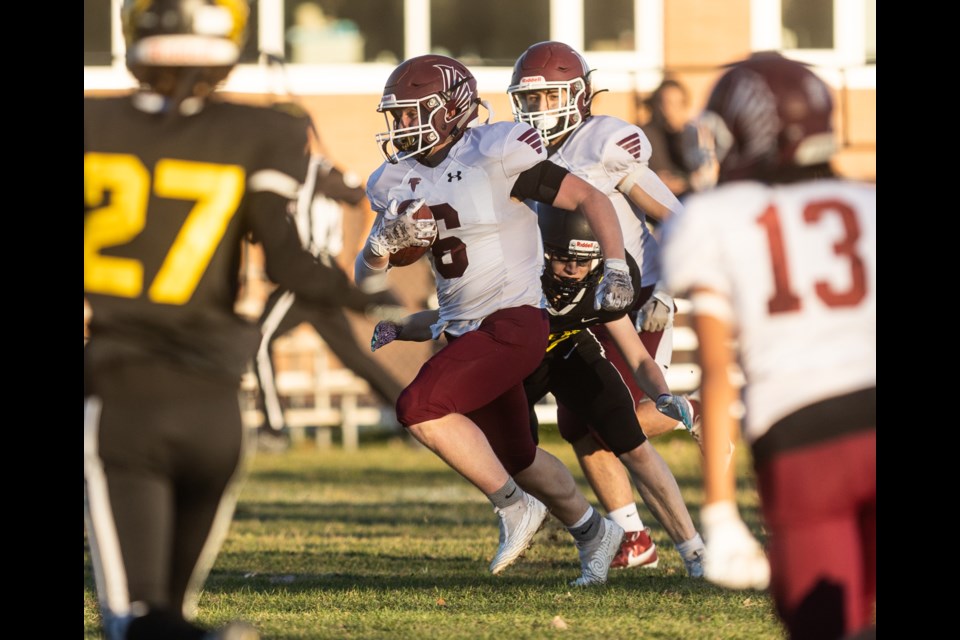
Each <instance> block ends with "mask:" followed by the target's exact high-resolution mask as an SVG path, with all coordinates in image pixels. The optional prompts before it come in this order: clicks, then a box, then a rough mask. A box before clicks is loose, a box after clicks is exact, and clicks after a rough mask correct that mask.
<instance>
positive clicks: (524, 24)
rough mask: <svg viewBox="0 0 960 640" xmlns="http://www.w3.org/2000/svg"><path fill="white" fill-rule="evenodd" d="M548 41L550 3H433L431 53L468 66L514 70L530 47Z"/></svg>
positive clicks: (451, 0)
mask: <svg viewBox="0 0 960 640" xmlns="http://www.w3.org/2000/svg"><path fill="white" fill-rule="evenodd" d="M549 39H550V2H549V0H524V1H522V2H518V1H517V0H486V1H485V2H464V1H463V0H432V1H431V2H430V42H431V50H432V51H433V52H434V53H440V54H443V55H448V56H451V57H454V58H456V59H458V60H460V61H461V62H463V63H464V64H465V65H467V66H484V65H486V66H501V67H512V66H513V63H514V62H515V61H516V59H517V57H518V56H519V55H520V54H521V53H523V52H524V51H525V50H526V49H527V47H529V46H530V45H531V44H535V43H537V42H542V41H543V40H549Z"/></svg>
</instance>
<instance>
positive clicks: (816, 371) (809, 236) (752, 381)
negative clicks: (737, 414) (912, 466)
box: [664, 180, 877, 443]
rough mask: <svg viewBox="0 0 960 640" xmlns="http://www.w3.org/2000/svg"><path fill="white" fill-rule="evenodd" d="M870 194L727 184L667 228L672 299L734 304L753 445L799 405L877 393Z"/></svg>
mask: <svg viewBox="0 0 960 640" xmlns="http://www.w3.org/2000/svg"><path fill="white" fill-rule="evenodd" d="M876 195H877V192H876V187H875V186H872V185H866V184H859V183H852V182H843V181H839V180H822V181H816V182H807V183H798V184H794V185H782V186H772V187H771V186H767V185H762V184H760V183H756V182H739V183H731V184H729V185H727V186H723V187H720V188H718V189H715V190H714V191H712V192H708V193H704V194H699V195H695V196H692V197H691V198H690V199H689V200H688V201H687V204H686V212H685V213H684V214H682V215H680V216H676V221H675V222H673V221H671V223H670V224H668V227H667V229H666V233H665V245H664V269H665V272H666V274H665V275H666V281H667V285H668V286H669V287H670V289H671V291H673V292H675V293H677V294H682V293H685V292H688V291H690V290H691V289H693V288H698V287H702V288H705V289H709V290H712V291H714V292H716V293H718V294H720V295H721V296H723V297H724V298H726V299H728V300H729V302H730V308H729V313H730V315H731V318H732V324H733V325H734V327H735V330H736V333H737V338H738V340H739V352H740V366H741V368H742V369H743V373H744V375H745V377H746V396H745V404H746V407H747V419H746V422H745V427H744V435H745V437H746V440H747V441H748V442H750V443H753V442H755V441H756V440H757V439H758V438H759V437H761V436H762V435H764V434H765V433H766V432H767V431H768V430H769V429H770V427H771V426H772V425H773V424H774V423H775V422H777V421H778V420H780V419H781V418H784V417H785V416H787V415H790V414H791V413H793V412H795V411H797V410H798V409H801V408H803V407H806V406H808V405H811V404H814V403H816V402H819V401H822V400H826V399H828V398H832V397H835V396H840V395H843V394H845V393H849V392H853V391H857V390H860V389H865V388H869V387H871V386H875V385H876V382H877V199H876ZM715 311H718V313H717V315H723V313H725V312H726V311H727V310H724V309H716V310H715ZM695 312H705V313H710V309H707V308H703V309H698V308H696V305H695Z"/></svg>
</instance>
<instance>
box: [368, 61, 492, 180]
mask: <svg viewBox="0 0 960 640" xmlns="http://www.w3.org/2000/svg"><path fill="white" fill-rule="evenodd" d="M479 102H480V100H479V96H478V95H477V81H476V79H475V78H474V77H473V74H471V73H470V71H469V70H468V69H467V68H466V67H465V66H463V64H461V63H460V62H459V61H457V60H454V59H453V58H449V57H447V56H441V55H434V54H430V55H424V56H417V57H415V58H410V59H409V60H406V61H405V62H402V63H401V64H400V65H399V66H397V67H396V68H395V69H394V70H393V72H392V73H391V74H390V77H389V78H388V79H387V82H386V85H385V86H384V88H383V97H382V98H381V100H380V106H379V108H378V111H385V110H387V109H392V108H398V107H399V108H403V109H408V108H415V109H417V113H418V114H419V122H417V123H416V124H412V125H410V126H405V127H399V126H397V127H393V128H392V129H390V130H389V131H387V132H384V133H380V134H377V136H376V139H377V142H378V143H379V145H378V146H379V147H380V150H381V152H382V153H383V156H384V158H385V159H386V160H387V161H389V162H392V163H396V162H399V161H400V160H401V159H403V158H409V157H418V156H422V155H425V154H427V153H429V151H430V149H431V148H433V147H435V146H437V145H438V144H442V143H443V142H444V141H445V140H447V139H448V138H450V137H451V136H456V135H458V134H459V133H460V132H462V131H463V130H464V129H465V128H466V126H467V125H468V124H469V123H470V121H471V120H472V119H474V118H476V117H477V112H476V109H475V108H471V105H473V104H479ZM389 124H390V123H389V122H388V126H389ZM391 147H392V148H393V151H391Z"/></svg>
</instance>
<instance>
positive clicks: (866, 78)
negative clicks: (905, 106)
mask: <svg viewBox="0 0 960 640" xmlns="http://www.w3.org/2000/svg"><path fill="white" fill-rule="evenodd" d="M750 11H751V16H750V17H751V48H752V49H753V50H754V51H768V50H774V51H782V52H783V53H784V54H785V55H787V56H789V57H791V58H794V59H796V60H800V61H802V62H806V63H808V64H811V65H814V66H817V67H819V68H820V70H821V72H825V71H826V70H833V71H834V72H841V71H842V73H843V74H845V76H846V77H845V80H844V81H843V82H845V83H847V85H848V86H857V87H861V88H876V60H877V44H876V43H877V35H876V34H877V26H876V25H877V20H876V15H877V13H876V0H750ZM833 78H835V79H834V80H833V82H839V80H837V79H836V78H839V76H833Z"/></svg>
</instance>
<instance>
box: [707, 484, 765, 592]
mask: <svg viewBox="0 0 960 640" xmlns="http://www.w3.org/2000/svg"><path fill="white" fill-rule="evenodd" d="M700 522H701V524H702V525H703V536H704V538H706V547H707V549H706V557H705V559H704V564H703V573H704V577H705V578H706V579H707V580H709V581H710V582H713V583H714V584H718V585H720V586H721V587H727V588H728V589H766V588H767V587H768V586H769V585H770V563H769V562H768V561H767V557H766V556H765V555H764V554H763V549H762V548H761V547H760V543H759V542H757V541H756V539H755V538H754V537H753V536H752V535H751V534H750V531H749V530H748V529H747V526H746V525H745V524H744V523H743V520H741V519H740V513H739V512H738V511H737V505H735V504H734V503H733V502H729V501H724V502H714V503H711V504H708V505H706V506H705V507H703V509H701V510H700Z"/></svg>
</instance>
